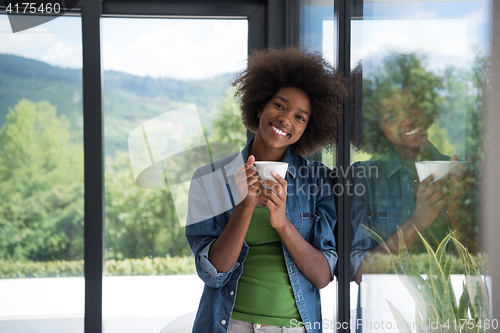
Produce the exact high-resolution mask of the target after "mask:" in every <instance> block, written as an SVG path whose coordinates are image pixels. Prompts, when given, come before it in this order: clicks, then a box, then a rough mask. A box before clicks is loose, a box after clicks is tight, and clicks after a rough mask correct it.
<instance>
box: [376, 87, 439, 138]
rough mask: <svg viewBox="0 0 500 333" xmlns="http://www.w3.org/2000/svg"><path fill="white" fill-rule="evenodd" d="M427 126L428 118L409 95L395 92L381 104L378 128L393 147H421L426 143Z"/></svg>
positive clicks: (428, 123)
mask: <svg viewBox="0 0 500 333" xmlns="http://www.w3.org/2000/svg"><path fill="white" fill-rule="evenodd" d="M429 126H430V119H429V117H428V116H427V115H426V113H425V111H424V110H423V109H422V108H421V107H420V106H419V105H417V104H416V103H415V99H414V97H413V96H412V95H411V94H410V93H407V92H396V93H393V94H391V95H389V96H388V97H387V98H385V99H384V101H383V102H382V107H381V113H380V127H381V128H382V131H383V132H384V135H385V137H386V138H387V140H388V141H389V142H390V143H392V144H393V146H394V145H396V146H399V147H408V148H419V147H421V146H422V145H424V144H425V143H426V142H427V128H428V127H429Z"/></svg>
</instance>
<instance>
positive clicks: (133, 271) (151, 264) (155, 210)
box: [103, 18, 248, 333]
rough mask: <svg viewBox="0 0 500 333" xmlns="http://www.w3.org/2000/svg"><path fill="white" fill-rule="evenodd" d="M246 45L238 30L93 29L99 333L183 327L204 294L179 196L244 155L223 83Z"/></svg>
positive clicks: (227, 23)
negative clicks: (214, 168)
mask: <svg viewBox="0 0 500 333" xmlns="http://www.w3.org/2000/svg"><path fill="white" fill-rule="evenodd" d="M247 36H248V21H247V20H245V19H136V18H104V19H103V67H104V114H105V118H104V119H105V127H104V128H105V153H106V161H105V188H106V222H105V223H106V278H105V279H104V296H103V312H104V313H103V315H104V330H105V332H106V333H112V332H134V333H135V332H137V330H138V329H139V327H140V331H141V332H145V333H147V332H152V333H157V332H159V331H160V330H161V329H162V328H163V327H165V326H167V325H168V324H169V323H170V324H171V325H174V326H175V325H181V326H183V327H187V328H188V330H190V328H191V326H192V322H193V320H194V314H195V311H196V310H197V307H198V304H199V300H200V297H201V293H202V290H203V286H204V284H203V282H202V280H201V279H200V278H199V277H198V276H197V275H196V271H195V267H194V258H193V255H192V253H191V250H190V248H189V245H188V243H187V241H186V237H185V235H184V225H185V219H186V214H187V193H188V188H189V183H190V179H191V177H192V175H193V173H194V171H195V170H196V168H198V167H200V166H202V165H205V164H207V163H210V161H214V160H217V159H219V158H222V157H225V156H228V155H230V154H232V153H236V152H238V151H240V149H242V148H243V147H244V146H245V144H246V141H247V140H246V129H245V128H244V127H243V125H242V124H241V114H240V113H239V107H238V104H237V101H236V100H235V99H234V97H233V95H234V88H233V87H231V82H232V80H233V79H234V77H235V74H236V72H238V71H240V70H242V69H244V67H245V60H246V57H247V52H248V51H247V45H248V38H247ZM170 327H173V326H170Z"/></svg>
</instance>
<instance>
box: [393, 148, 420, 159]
mask: <svg viewBox="0 0 500 333" xmlns="http://www.w3.org/2000/svg"><path fill="white" fill-rule="evenodd" d="M392 147H393V148H394V150H395V151H396V153H398V155H399V156H400V157H401V158H402V159H403V160H405V161H408V162H415V161H419V160H421V159H422V150H421V149H420V148H421V147H416V148H413V147H404V146H400V145H392Z"/></svg>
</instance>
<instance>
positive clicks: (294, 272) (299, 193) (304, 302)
mask: <svg viewBox="0 0 500 333" xmlns="http://www.w3.org/2000/svg"><path fill="white" fill-rule="evenodd" d="M252 142H253V140H251V141H250V142H249V143H248V144H247V145H246V147H245V148H244V149H243V151H242V152H241V153H239V154H236V155H233V156H229V157H226V158H224V159H222V160H219V161H215V162H213V163H211V164H209V165H206V166H204V167H201V168H199V169H198V170H196V172H195V174H194V176H193V180H192V182H191V187H190V189H189V201H188V205H189V206H188V219H187V226H186V237H187V240H188V242H189V245H190V246H191V250H192V251H193V254H194V257H195V262H196V271H197V273H198V276H199V277H200V278H201V279H202V280H203V282H204V283H205V287H204V290H203V295H202V297H201V300H200V305H199V308H198V312H197V314H196V319H195V322H194V326H193V332H195V333H206V332H213V333H223V332H227V329H228V326H229V322H230V320H231V313H232V311H233V306H234V302H235V298H236V291H237V288H238V280H239V278H240V276H241V274H242V271H243V265H244V262H245V259H246V257H247V254H248V245H247V244H246V243H245V242H244V243H243V246H242V249H241V252H240V254H239V257H238V260H237V263H236V264H235V265H234V266H233V267H232V268H231V269H230V270H229V271H228V272H225V273H221V272H217V269H216V268H215V267H214V266H213V265H212V264H211V263H210V261H209V260H208V252H209V250H210V246H211V245H212V243H213V242H214V241H215V240H216V239H217V237H218V236H219V235H220V234H221V233H222V231H223V230H224V228H225V226H226V225H227V222H228V221H229V218H230V217H231V214H232V212H233V209H234V206H235V203H237V202H238V200H237V199H235V196H236V195H237V194H236V193H235V192H236V191H237V190H236V188H235V187H234V186H233V185H234V173H235V172H236V170H238V168H239V167H240V166H241V165H242V164H243V161H245V162H246V161H247V159H248V150H249V148H250V146H251V144H252ZM282 162H286V163H288V170H287V174H286V177H285V180H286V181H287V183H288V185H287V190H288V191H287V192H288V195H287V202H286V215H287V217H288V219H289V220H290V221H291V222H292V224H293V225H294V226H295V228H296V229H297V230H298V231H299V232H300V234H301V235H302V237H304V239H306V240H307V241H308V242H309V243H310V244H311V245H312V246H314V247H315V248H316V249H318V250H319V251H321V252H322V253H323V254H324V256H325V258H326V260H327V262H328V265H329V266H330V274H331V277H332V279H333V274H334V273H333V272H334V269H335V266H336V263H337V252H336V246H335V239H334V235H333V229H334V227H335V223H336V222H337V213H336V210H335V201H334V197H333V195H331V194H332V185H333V184H332V179H333V178H332V177H331V170H330V169H328V168H327V167H326V166H324V165H323V164H322V163H320V162H310V161H307V160H306V159H305V158H303V157H301V156H297V155H293V154H292V153H291V152H290V150H289V149H287V150H286V152H285V154H284V155H283V159H282ZM222 170H223V171H224V172H218V171H222ZM217 172H218V174H219V177H216V176H213V175H215V173H217ZM204 175H205V177H203V176H204ZM210 175H212V176H210ZM195 179H197V181H194V180H195ZM225 209H227V210H225ZM210 211H211V212H212V214H211V213H210ZM282 246H283V255H284V258H285V263H286V267H287V270H288V275H289V278H290V283H291V286H292V290H293V294H294V298H295V302H296V304H297V308H298V310H299V313H300V316H301V318H302V322H303V323H304V326H305V327H306V329H307V332H308V333H312V332H315V333H317V332H322V329H321V322H322V318H321V300H320V293H319V290H318V289H316V288H315V287H314V285H313V284H312V283H311V281H309V280H308V279H307V278H306V277H305V276H304V275H303V274H302V273H301V272H300V271H299V269H298V268H297V266H296V264H295V263H294V261H293V259H292V257H291V255H290V254H289V252H288V251H287V249H286V247H285V246H284V245H283V244H282ZM315 323H316V325H315ZM290 326H294V323H291V324H290Z"/></svg>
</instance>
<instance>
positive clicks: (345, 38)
mask: <svg viewBox="0 0 500 333" xmlns="http://www.w3.org/2000/svg"><path fill="white" fill-rule="evenodd" d="M350 4H351V2H350V0H335V2H334V19H335V21H334V22H335V23H334V24H336V28H337V66H338V69H340V70H341V71H342V73H343V75H344V76H345V78H346V80H349V74H350V58H351V54H350V53H351V40H350V38H351V36H350V33H351V20H350ZM341 110H342V119H341V122H340V124H339V131H338V136H339V139H338V150H337V168H341V170H342V171H343V172H338V173H337V174H338V177H339V179H338V181H339V184H341V185H342V188H343V189H344V191H343V193H342V195H340V196H338V197H337V213H338V215H337V217H338V220H337V228H336V231H337V234H336V239H337V252H338V256H339V257H338V262H337V278H338V283H337V302H338V303H337V314H336V316H335V314H334V318H335V317H336V318H337V319H336V321H337V322H340V323H349V322H350V309H351V305H350V288H349V284H350V274H349V272H350V252H351V239H350V200H351V198H350V197H349V196H348V194H347V192H348V191H346V189H347V186H348V184H350V183H351V182H350V179H349V178H350V177H349V175H348V174H347V177H344V176H343V175H344V172H346V170H348V168H349V165H350V140H349V137H350V136H349V135H350V133H349V132H350V129H349V125H350V123H349V102H348V99H346V100H345V101H344V103H343V104H342V107H341ZM346 326H347V327H345V326H344V325H340V327H341V328H339V329H338V332H349V331H350V329H349V325H346Z"/></svg>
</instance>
